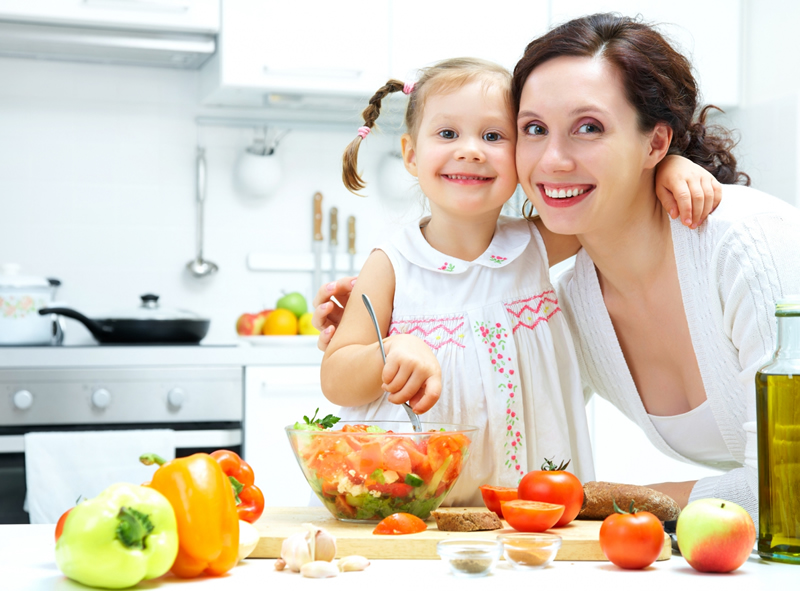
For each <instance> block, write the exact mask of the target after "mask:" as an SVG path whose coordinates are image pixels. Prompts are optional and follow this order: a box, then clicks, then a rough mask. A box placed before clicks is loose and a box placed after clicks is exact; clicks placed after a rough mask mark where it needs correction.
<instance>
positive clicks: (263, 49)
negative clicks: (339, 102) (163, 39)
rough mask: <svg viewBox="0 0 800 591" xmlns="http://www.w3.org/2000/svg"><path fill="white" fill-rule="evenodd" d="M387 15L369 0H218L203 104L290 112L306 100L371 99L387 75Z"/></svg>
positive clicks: (385, 6)
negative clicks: (218, 24) (218, 25)
mask: <svg viewBox="0 0 800 591" xmlns="http://www.w3.org/2000/svg"><path fill="white" fill-rule="evenodd" d="M388 10H389V4H388V3H387V2H385V1H382V2H375V1H373V0H348V2H347V3H346V4H345V5H344V6H343V5H342V4H340V3H336V2H328V1H326V0H308V1H306V2H277V1H264V0H225V2H223V3H222V23H223V27H222V32H221V34H220V38H219V51H218V52H217V55H216V56H215V58H214V59H212V60H211V61H210V62H209V63H208V64H207V65H206V66H205V67H204V68H203V74H202V82H201V84H202V95H203V96H202V100H203V103H204V104H207V105H219V104H221V105H240V106H259V107H260V106H267V107H269V106H284V105H286V106H289V107H292V106H304V105H305V104H306V103H304V102H303V97H308V96H322V97H323V99H324V100H325V101H327V103H328V104H329V105H330V104H332V103H333V101H335V100H336V97H353V96H359V97H366V96H369V95H371V94H372V92H374V90H375V89H376V88H378V87H379V86H380V85H381V84H383V83H384V82H385V81H386V76H387V73H388V51H389V50H388V47H389V40H388V35H387V33H388V27H387V23H388ZM305 101H306V102H307V101H308V99H307V98H306V99H305ZM346 104H347V106H351V105H352V103H351V102H346Z"/></svg>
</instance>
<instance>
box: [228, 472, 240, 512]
mask: <svg viewBox="0 0 800 591" xmlns="http://www.w3.org/2000/svg"><path fill="white" fill-rule="evenodd" d="M228 478H230V480H231V486H232V487H233V496H234V498H235V499H236V504H237V505H241V504H242V499H240V498H239V493H240V492H242V489H244V484H242V483H241V482H239V481H238V480H237V479H236V477H235V476H228Z"/></svg>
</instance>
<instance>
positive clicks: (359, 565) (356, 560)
mask: <svg viewBox="0 0 800 591" xmlns="http://www.w3.org/2000/svg"><path fill="white" fill-rule="evenodd" d="M337 566H338V567H339V570H340V571H342V572H343V573H346V572H352V571H357V570H364V569H365V568H367V567H368V566H369V560H367V559H366V558H365V557H363V556H359V555H358V554H353V555H352V556H345V557H344V558H340V559H339V562H338V563H337Z"/></svg>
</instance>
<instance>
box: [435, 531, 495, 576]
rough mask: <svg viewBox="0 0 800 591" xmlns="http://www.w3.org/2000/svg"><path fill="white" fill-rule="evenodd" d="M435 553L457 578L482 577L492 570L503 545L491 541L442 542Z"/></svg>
mask: <svg viewBox="0 0 800 591" xmlns="http://www.w3.org/2000/svg"><path fill="white" fill-rule="evenodd" d="M436 551H437V552H438V554H439V556H440V557H441V559H442V560H444V561H445V562H447V564H448V566H449V567H450V571H451V572H452V573H453V575H455V576H457V577H482V576H485V575H488V574H489V573H491V572H492V571H493V570H494V567H495V565H496V564H497V561H498V560H499V559H500V555H501V554H502V552H503V545H502V544H501V543H500V542H496V541H494V542H493V541H491V540H443V541H441V542H439V543H438V544H437V545H436Z"/></svg>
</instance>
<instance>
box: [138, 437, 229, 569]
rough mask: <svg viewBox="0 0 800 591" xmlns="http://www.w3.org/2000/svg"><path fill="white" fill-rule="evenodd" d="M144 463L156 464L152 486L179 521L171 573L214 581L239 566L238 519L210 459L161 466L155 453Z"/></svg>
mask: <svg viewBox="0 0 800 591" xmlns="http://www.w3.org/2000/svg"><path fill="white" fill-rule="evenodd" d="M139 459H140V461H141V462H142V463H143V464H146V465H151V464H154V463H155V464H158V465H159V466H160V467H159V469H158V470H156V472H155V474H153V480H152V481H151V483H150V484H149V486H150V487H152V488H154V489H156V490H157V491H158V492H160V493H161V494H163V495H164V496H165V497H167V499H169V502H170V504H171V505H172V508H173V509H174V510H175V517H176V518H177V521H178V542H179V548H178V556H177V558H176V559H175V563H174V564H173V565H172V572H173V573H174V574H175V575H177V576H179V577H181V578H185V579H189V578H193V577H197V576H199V575H212V576H218V575H221V574H224V573H226V572H228V571H229V570H230V569H231V568H233V567H234V566H235V565H236V563H237V561H238V552H239V515H238V513H237V511H236V502H235V500H234V497H233V495H232V494H231V483H230V480H228V477H227V476H225V474H224V473H223V472H222V468H221V467H220V465H219V463H218V462H217V461H216V460H215V459H214V458H212V457H211V456H210V455H208V454H203V453H198V454H194V455H192V456H189V457H187V458H176V459H175V460H172V461H171V462H165V460H164V459H163V458H160V457H159V456H157V455H155V454H145V455H143V456H141V457H140V458H139Z"/></svg>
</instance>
